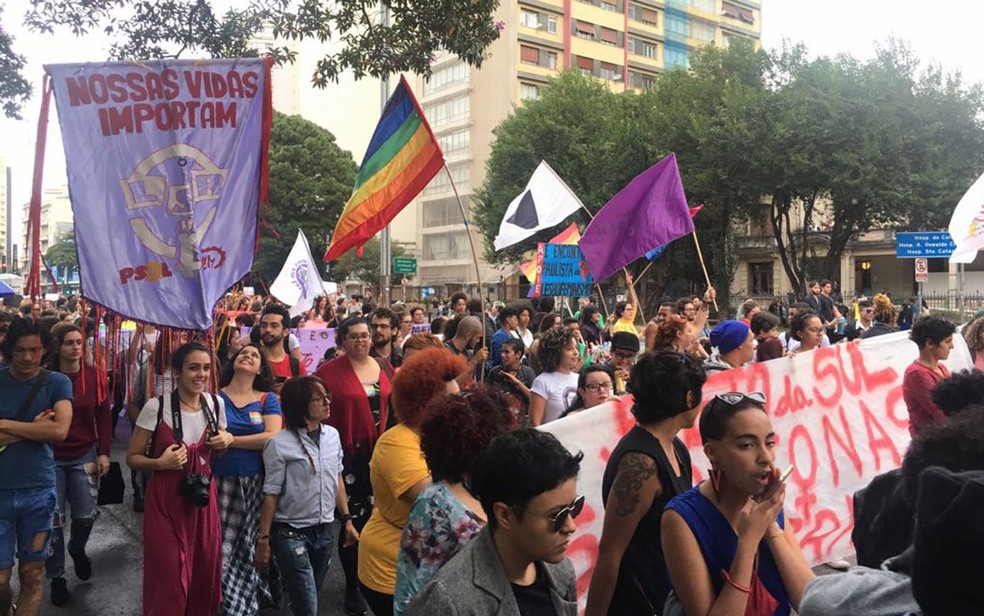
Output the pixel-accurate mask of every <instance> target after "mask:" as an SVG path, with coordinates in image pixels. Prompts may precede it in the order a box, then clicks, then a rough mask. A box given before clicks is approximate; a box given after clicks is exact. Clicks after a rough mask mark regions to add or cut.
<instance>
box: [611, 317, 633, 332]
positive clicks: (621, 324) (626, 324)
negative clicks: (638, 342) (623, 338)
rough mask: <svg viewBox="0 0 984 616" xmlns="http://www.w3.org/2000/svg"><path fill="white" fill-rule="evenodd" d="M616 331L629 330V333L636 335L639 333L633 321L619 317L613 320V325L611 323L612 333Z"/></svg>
mask: <svg viewBox="0 0 984 616" xmlns="http://www.w3.org/2000/svg"><path fill="white" fill-rule="evenodd" d="M618 332H629V333H630V334H634V335H636V336H638V335H639V330H638V329H637V328H636V326H635V323H634V322H632V321H626V320H625V319H619V320H618V321H615V324H614V325H612V333H613V334H615V333H618Z"/></svg>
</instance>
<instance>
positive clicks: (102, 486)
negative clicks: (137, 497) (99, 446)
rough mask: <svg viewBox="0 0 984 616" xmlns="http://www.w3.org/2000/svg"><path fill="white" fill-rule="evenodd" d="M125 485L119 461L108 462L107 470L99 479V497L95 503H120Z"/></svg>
mask: <svg viewBox="0 0 984 616" xmlns="http://www.w3.org/2000/svg"><path fill="white" fill-rule="evenodd" d="M124 492H126V485H125V484H124V483H123V470H122V469H121V468H120V463H119V462H110V463H109V472H108V473H106V476H105V477H103V478H102V479H101V480H100V481H99V497H98V498H97V499H96V504H97V505H120V504H122V503H123V493H124Z"/></svg>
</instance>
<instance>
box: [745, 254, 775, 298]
mask: <svg viewBox="0 0 984 616" xmlns="http://www.w3.org/2000/svg"><path fill="white" fill-rule="evenodd" d="M748 287H749V288H750V289H751V290H752V292H751V294H752V295H772V294H773V292H772V261H768V262H766V263H749V264H748Z"/></svg>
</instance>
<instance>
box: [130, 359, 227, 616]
mask: <svg viewBox="0 0 984 616" xmlns="http://www.w3.org/2000/svg"><path fill="white" fill-rule="evenodd" d="M211 369H212V354H211V353H209V351H208V349H207V348H206V347H205V346H204V345H202V344H200V343H198V342H189V343H187V344H184V345H182V346H181V347H179V348H178V349H177V350H175V352H174V353H173V354H172V355H171V370H172V371H173V372H174V382H175V383H176V385H177V389H175V390H174V391H173V392H171V393H170V394H169V395H164V396H160V397H158V398H152V399H150V400H148V401H147V404H145V405H144V407H143V410H142V411H141V412H140V416H139V417H138V418H137V424H136V427H135V428H134V429H133V438H131V439H130V446H129V450H128V451H127V456H126V462H127V464H128V465H129V466H130V467H131V468H135V469H137V470H145V471H151V472H152V473H153V480H152V481H151V482H150V484H149V486H148V487H147V497H146V502H145V507H146V509H145V511H144V524H143V528H144V533H143V534H144V574H143V584H144V588H143V613H144V616H178V615H180V616H212V615H214V614H216V613H218V612H219V611H220V610H221V609H222V534H221V531H220V528H219V509H218V505H217V503H216V497H215V486H214V485H213V484H212V482H211V475H212V471H211V466H210V461H211V458H212V456H213V455H221V453H223V452H224V451H225V450H226V449H227V448H228V447H229V445H230V444H231V443H232V435H231V434H229V433H228V432H226V430H225V425H226V421H225V412H224V410H223V405H222V402H221V400H220V399H219V398H217V397H216V396H215V395H212V394H209V393H207V391H206V388H207V387H208V383H209V381H210V379H209V373H210V371H211Z"/></svg>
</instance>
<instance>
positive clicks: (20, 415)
mask: <svg viewBox="0 0 984 616" xmlns="http://www.w3.org/2000/svg"><path fill="white" fill-rule="evenodd" d="M47 382H48V371H47V370H45V369H44V368H41V370H40V371H38V375H37V376H36V377H34V385H32V386H31V390H30V391H28V392H27V397H26V398H24V402H23V403H21V406H20V408H19V409H17V414H16V415H14V419H15V420H17V421H34V418H33V417H28V413H30V412H31V405H32V404H34V400H35V399H36V398H37V397H38V393H39V392H40V391H41V388H42V387H44V384H45V383H47Z"/></svg>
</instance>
